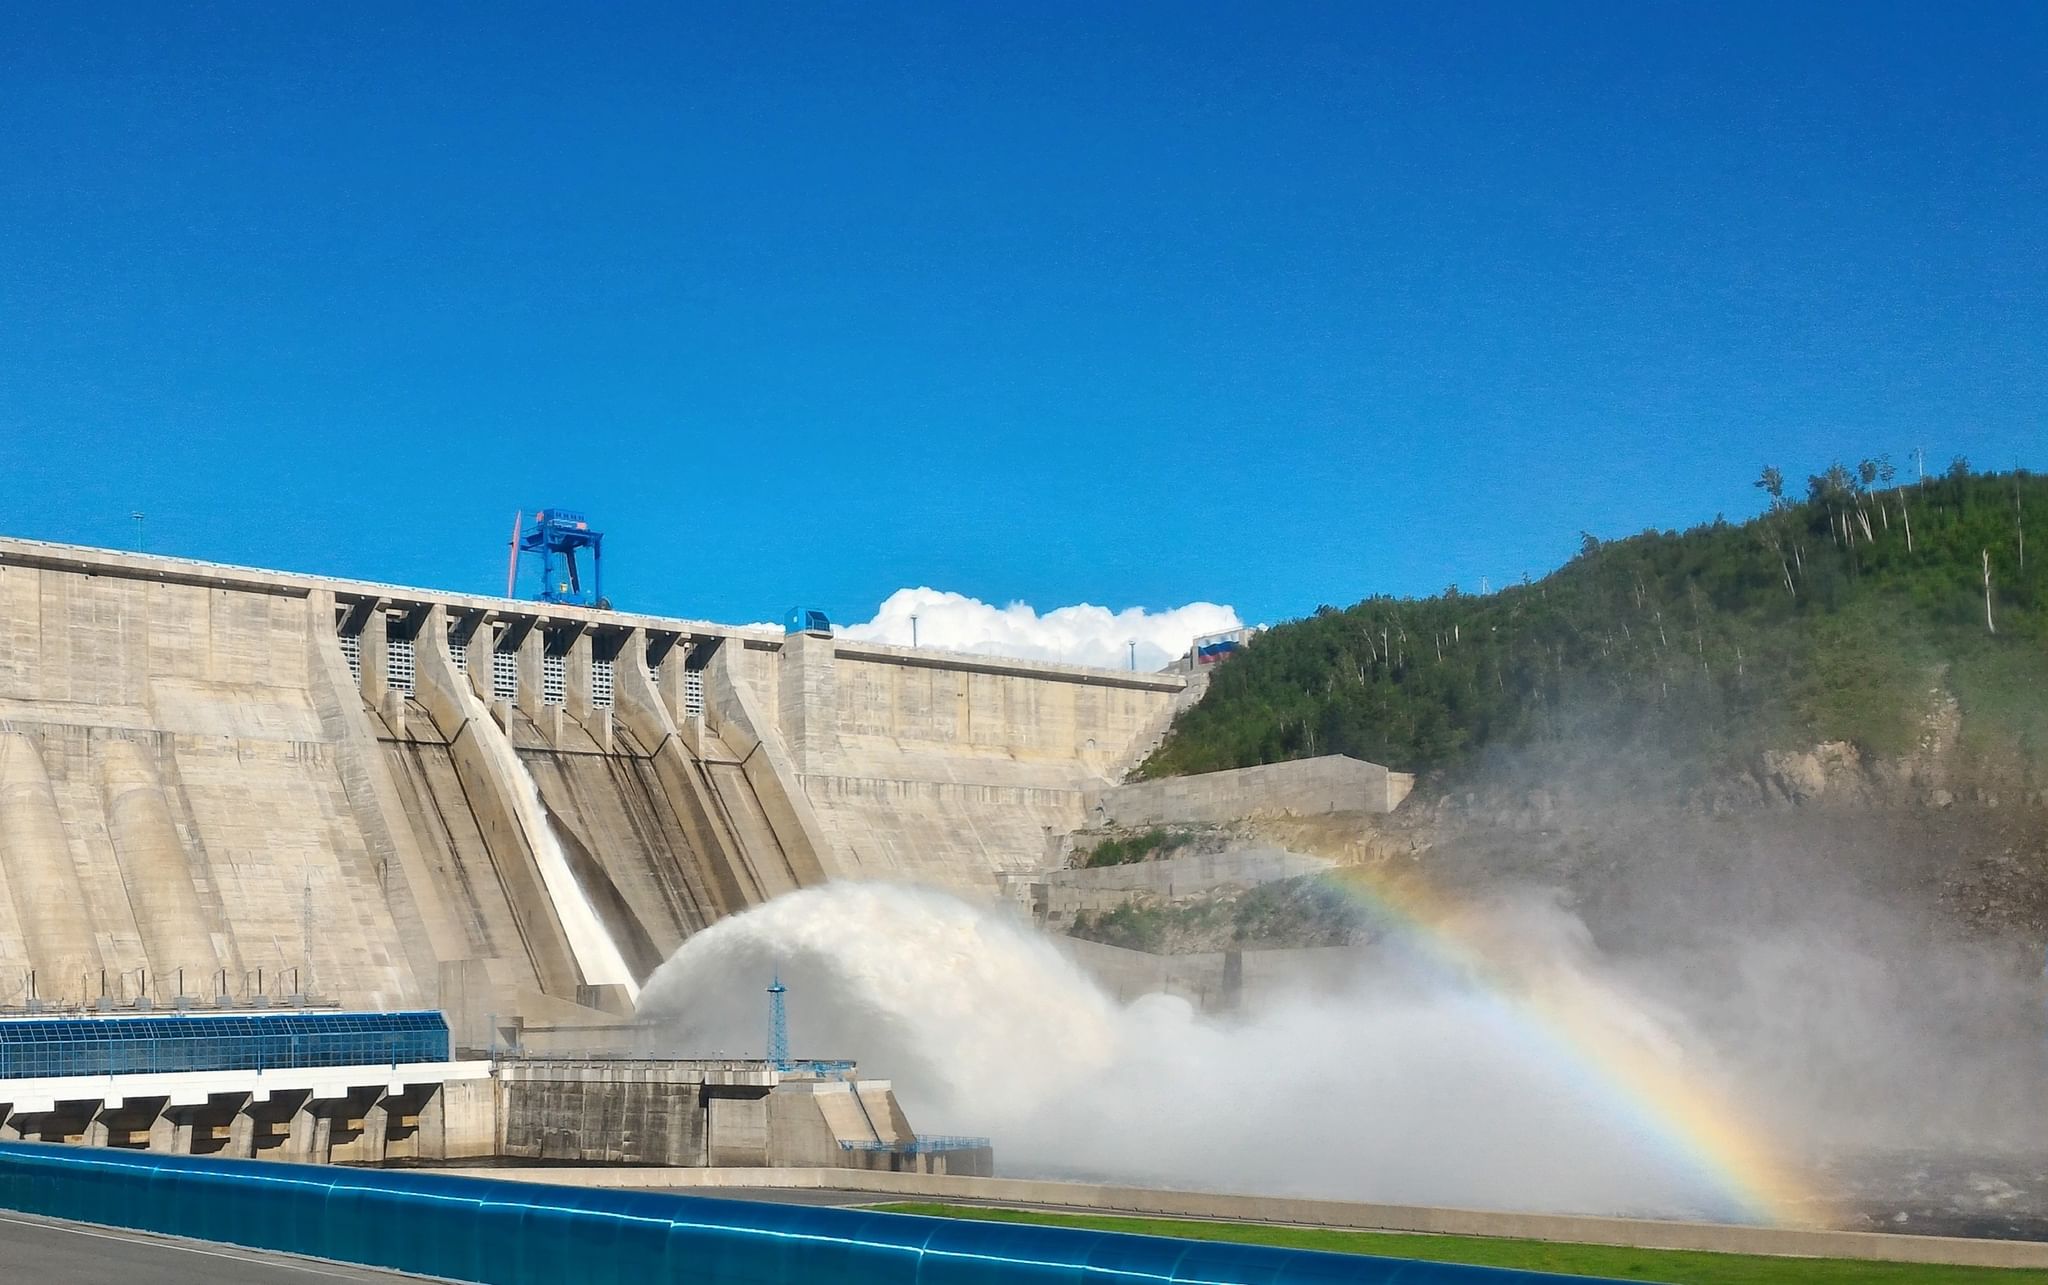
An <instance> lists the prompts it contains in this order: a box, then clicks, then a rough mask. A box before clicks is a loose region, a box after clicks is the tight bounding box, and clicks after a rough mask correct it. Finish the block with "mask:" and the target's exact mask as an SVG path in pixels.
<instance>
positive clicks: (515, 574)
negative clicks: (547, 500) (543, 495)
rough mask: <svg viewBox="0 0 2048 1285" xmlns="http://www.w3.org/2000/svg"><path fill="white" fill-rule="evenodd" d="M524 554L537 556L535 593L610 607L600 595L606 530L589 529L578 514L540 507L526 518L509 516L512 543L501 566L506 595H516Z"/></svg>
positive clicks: (543, 597)
mask: <svg viewBox="0 0 2048 1285" xmlns="http://www.w3.org/2000/svg"><path fill="white" fill-rule="evenodd" d="M528 554H535V555H537V556H538V557H539V559H540V588H539V589H538V590H537V591H536V592H535V594H534V597H535V598H537V599H539V600H540V601H542V602H562V603H569V604H571V605H573V606H578V607H609V606H611V603H610V602H609V601H607V600H606V599H605V596H604V532H602V531H593V530H591V529H590V523H589V522H588V521H586V520H585V519H584V517H583V515H582V514H581V513H571V512H570V511H569V510H567V509H541V510H539V511H537V512H536V513H535V514H534V515H533V521H531V522H528V521H527V520H526V514H525V513H524V512H521V513H518V514H515V515H514V516H513V518H512V548H511V553H510V556H509V558H508V559H507V562H506V566H505V596H506V597H507V598H512V597H516V596H518V589H519V564H520V562H521V561H522V560H523V559H524V558H525V557H526V555H528Z"/></svg>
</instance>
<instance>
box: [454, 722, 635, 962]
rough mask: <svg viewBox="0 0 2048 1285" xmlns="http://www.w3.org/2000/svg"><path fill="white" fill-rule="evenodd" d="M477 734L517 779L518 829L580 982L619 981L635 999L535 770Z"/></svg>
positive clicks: (495, 739) (616, 946)
mask: <svg viewBox="0 0 2048 1285" xmlns="http://www.w3.org/2000/svg"><path fill="white" fill-rule="evenodd" d="M478 739H479V741H480V743H481V744H483V745H484V746H486V747H487V748H488V750H489V752H491V753H493V754H495V755H497V756H498V758H499V759H500V761H501V762H505V763H507V766H508V767H509V768H510V770H511V772H512V775H513V778H514V779H515V780H516V781H518V783H519V796H518V797H517V798H516V799H515V800H514V806H516V807H517V808H518V809H519V813H520V828H521V829H523V830H525V831H526V834H527V837H528V838H529V839H531V840H532V842H533V857H534V862H535V864H536V865H538V866H539V867H540V877H541V883H542V885H543V886H544V887H546V888H547V890H548V900H549V901H551V902H553V903H554V907H555V918H556V919H557V920H559V921H560V922H561V925H562V934H563V936H565V937H567V938H568V939H569V953H570V954H572V955H574V956H575V958H576V967H577V969H578V970H579V971H580V972H581V973H582V974H583V981H584V984H585V985H587V986H623V987H625V988H626V994H627V996H628V998H630V999H633V1000H638V999H639V998H640V983H639V982H638V981H636V980H635V979H634V977H633V970H632V969H631V968H630V967H628V966H627V964H626V957H625V955H624V954H623V953H621V952H620V950H619V944H618V943H617V942H616V941H614V940H613V939H612V934H611V929H610V928H608V927H606V925H605V922H604V917H603V916H602V915H600V914H598V912H597V907H596V906H595V905H593V904H592V903H591V900H590V896H589V894H588V893H586V892H585V891H584V890H583V885H582V884H581V883H580V882H578V880H577V878H576V872H575V871H574V870H573V869H571V868H570V866H569V858H568V857H567V856H566V855H565V854H564V853H563V852H562V844H561V841H560V840H559V839H557V838H556V837H555V825H554V821H553V820H552V819H550V818H549V816H548V810H547V807H546V805H545V804H543V803H542V802H541V798H540V787H539V786H537V785H535V784H534V781H533V774H532V773H530V772H528V771H527V770H526V764H525V762H524V761H523V760H522V759H520V757H519V755H518V754H516V753H514V752H513V751H512V749H511V748H510V746H507V745H503V744H501V741H500V738H499V737H496V736H485V737H480V738H478Z"/></svg>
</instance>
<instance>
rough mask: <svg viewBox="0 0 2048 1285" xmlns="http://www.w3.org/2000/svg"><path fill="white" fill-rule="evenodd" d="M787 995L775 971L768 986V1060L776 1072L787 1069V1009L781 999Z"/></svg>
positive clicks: (779, 972) (786, 988)
mask: <svg viewBox="0 0 2048 1285" xmlns="http://www.w3.org/2000/svg"><path fill="white" fill-rule="evenodd" d="M787 994H789V987H787V986H784V985H783V984H782V970H781V969H779V968H778V969H776V970H775V980H774V981H773V982H771V983H770V984H769V986H768V1060H769V1061H770V1062H771V1063H773V1064H774V1066H775V1069H776V1070H778V1071H787V1070H788V1069H789V1008H788V1006H787V1005H785V1004H784V1003H783V1002H782V997H783V996H784V995H787Z"/></svg>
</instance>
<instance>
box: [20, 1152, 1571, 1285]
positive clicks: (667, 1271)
mask: <svg viewBox="0 0 2048 1285" xmlns="http://www.w3.org/2000/svg"><path fill="white" fill-rule="evenodd" d="M0 1206H5V1207H7V1208H10V1209H17V1210H20V1211H22V1212H25V1213H32V1214H44V1215H48V1216H50V1217H54V1218H69V1219H76V1220H78V1221H81V1222H91V1223H100V1224H103V1225H112V1226H118V1227H130V1228H135V1229H137V1230H142V1231H151V1232H160V1233H164V1234H167V1235H174V1236H190V1237H195V1238H198V1239H202V1240H214V1241H224V1242H227V1243H230V1244H235V1245H245V1246H248V1247H250V1248H254V1249H270V1250H281V1251H284V1252H286V1253H294V1254H307V1255H311V1256H314V1257H317V1258H328V1259H335V1260H338V1261H341V1262H347V1263H360V1264H365V1265H369V1266H376V1267H388V1268H392V1269H395V1270H398V1271H406V1272H419V1273H423V1274H426V1275H430V1276H440V1277H444V1278H447V1279H451V1280H458V1281H481V1282H490V1283H492V1285H567V1283H568V1282H576V1283H577V1285H666V1283H668V1282H675V1283H678V1285H681V1283H684V1282H687V1283H689V1285H813V1283H816V1285H1012V1283H1016V1285H1024V1283H1025V1282H1055V1281H1057V1282H1066V1283H1070V1285H1109V1283H1110V1282H1118V1283H1119V1285H1137V1283H1141V1282H1182V1281H1185V1282H1197V1281H1199V1282H1204V1283H1206V1285H1334V1283H1335V1282H1339V1281H1345V1282H1399V1285H1509V1283H1510V1282H1514V1281H1531V1282H1535V1281H1553V1282H1554V1281H1557V1280H1560V1279H1561V1278H1559V1277H1554V1276H1547V1275H1542V1274H1539V1273H1534V1272H1510V1271H1498V1270H1494V1269H1491V1268H1484V1267H1459V1266H1454V1265H1449V1264H1443V1263H1419V1262H1412V1261H1409V1260H1407V1259H1397V1258H1368V1257H1364V1256H1359V1255H1351V1254H1319V1253H1309V1252H1306V1251H1303V1250H1286V1249H1269V1248H1263V1247H1259V1246H1253V1245H1228V1244H1220V1243H1216V1242H1203V1241H1188V1240H1171V1239H1167V1238H1165V1237H1158V1236H1125V1235H1118V1234H1115V1233H1110V1232H1097V1231H1077V1230H1073V1229H1069V1228H1059V1227H1031V1226H1023V1225H1018V1224H1008V1223H991V1222H972V1221H963V1220H956V1219H950V1218H924V1217H917V1216H913V1215H909V1214H879V1213H868V1212H865V1211H862V1210H854V1209H822V1208H817V1207H815V1206H808V1205H780V1204H771V1203H765V1202H752V1201H734V1200H707V1199H701V1198H696V1197H688V1196H668V1195H657V1194H654V1193H651V1192H636V1191H616V1190H607V1189H601V1188H590V1189H585V1188H569V1187H547V1186H539V1185H532V1184H526V1183H511V1182H493V1181H490V1180H488V1179H482V1178H468V1177H460V1176H457V1175H453V1174H437V1173H429V1172H425V1171H422V1170H398V1171H393V1170H365V1169H341V1168H335V1167H332V1166H329V1165H292V1164H281V1163H277V1162H274V1161H264V1160H199V1159H194V1158H192V1157H190V1156H170V1155H153V1154H150V1153H147V1152H132V1151H112V1150H107V1149H104V1148H98V1147H72V1146H61V1145H47V1144H42V1143H24V1142H5V1143H0ZM1580 1285H1586V1282H1585V1281H1584V1279H1583V1278H1581V1280H1580Z"/></svg>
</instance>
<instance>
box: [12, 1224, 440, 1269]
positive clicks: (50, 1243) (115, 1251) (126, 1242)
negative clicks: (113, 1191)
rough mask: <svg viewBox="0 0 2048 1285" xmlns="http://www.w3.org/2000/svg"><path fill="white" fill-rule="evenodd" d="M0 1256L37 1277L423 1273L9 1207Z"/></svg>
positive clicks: (15, 1267)
mask: <svg viewBox="0 0 2048 1285" xmlns="http://www.w3.org/2000/svg"><path fill="white" fill-rule="evenodd" d="M0 1262H4V1263H6V1264H7V1268H6V1276H7V1279H9V1280H22V1281H35V1282H37V1285H106V1283H107V1282H109V1281H136V1282H144V1281H146V1282H149V1283H150V1285H326V1283H328V1282H337V1281H363V1282H396V1281H418V1280H425V1279H427V1278H426V1277H423V1276H407V1275H403V1274H401V1273H398V1272H386V1271H379V1270H377V1269H375V1268H369V1267H351V1266H348V1265H347V1264H343V1263H330V1262H325V1261H322V1260H318V1259H310V1258H293V1257H291V1256H290V1255H286V1254H265V1253H260V1252H257V1251H255V1250H248V1249H239V1248H237V1247H235V1246H233V1245H216V1244H212V1243H210V1242H206V1241H197V1240H180V1239H177V1238H175V1237H170V1236H152V1235H149V1234H148V1233H146V1232H134V1231H123V1230H121V1229H119V1228H114V1227H95V1226H90V1225H88V1224H86V1223H71V1222H60V1221H58V1220H56V1219H51V1218H36V1217H32V1216H30V1215H27V1214H14V1213H0Z"/></svg>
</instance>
